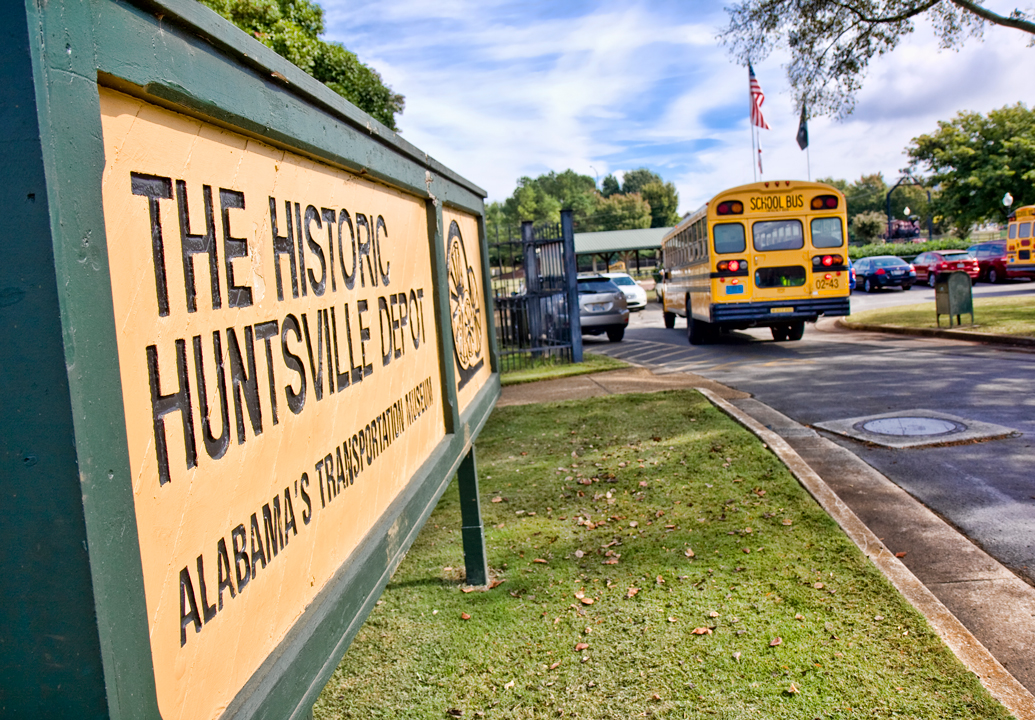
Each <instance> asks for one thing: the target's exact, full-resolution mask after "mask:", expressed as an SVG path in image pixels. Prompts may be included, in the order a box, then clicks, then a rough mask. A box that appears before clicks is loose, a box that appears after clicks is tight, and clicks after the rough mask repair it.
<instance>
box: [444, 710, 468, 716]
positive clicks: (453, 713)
mask: <svg viewBox="0 0 1035 720" xmlns="http://www.w3.org/2000/svg"><path fill="white" fill-rule="evenodd" d="M463 714H464V711H463V710H461V709H460V708H449V709H448V710H446V715H449V716H450V717H461V716H462V715H463Z"/></svg>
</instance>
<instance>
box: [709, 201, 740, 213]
mask: <svg viewBox="0 0 1035 720" xmlns="http://www.w3.org/2000/svg"><path fill="white" fill-rule="evenodd" d="M715 214H716V215H743V214H744V203H742V202H740V201H739V200H727V201H726V202H721V203H719V206H718V207H717V208H715Z"/></svg>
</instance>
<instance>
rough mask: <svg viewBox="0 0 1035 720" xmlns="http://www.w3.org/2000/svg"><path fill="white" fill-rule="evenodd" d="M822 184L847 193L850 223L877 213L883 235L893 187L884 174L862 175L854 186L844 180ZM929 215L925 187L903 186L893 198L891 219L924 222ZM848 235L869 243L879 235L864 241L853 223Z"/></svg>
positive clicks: (825, 180) (896, 191)
mask: <svg viewBox="0 0 1035 720" xmlns="http://www.w3.org/2000/svg"><path fill="white" fill-rule="evenodd" d="M819 182H822V183H826V184H828V185H833V186H834V187H836V188H837V189H838V190H840V191H841V192H843V193H844V195H845V202H846V203H847V212H848V218H849V219H850V220H852V219H854V218H855V217H856V216H857V215H861V214H863V213H877V214H879V215H880V216H881V218H882V220H881V224H882V230H881V232H883V231H884V229H886V228H887V195H888V190H890V187H889V186H888V184H887V183H886V182H884V176H883V175H882V174H881V173H873V174H872V175H863V176H862V177H860V178H859V179H858V180H856V181H855V182H853V183H851V184H849V183H848V182H847V181H845V180H835V179H833V178H821V179H820V180H819ZM907 207H908V208H909V215H908V216H907V215H906V212H905V210H906V208H907ZM930 211H931V208H930V207H929V203H928V202H927V190H925V189H924V188H923V187H919V186H917V185H913V184H906V183H903V184H901V185H899V186H898V187H897V188H895V191H894V192H893V193H892V194H891V217H892V218H895V219H898V220H903V219H905V218H907V217H909V218H919V219H920V220H923V219H925V218H927V217H928V213H929V212H930ZM848 233H849V238H850V239H851V240H852V241H857V240H862V241H868V240H872V239H874V238H876V237H877V236H876V235H873V236H866V237H862V236H861V235H860V234H859V233H858V231H857V230H856V227H855V223H854V221H853V222H852V224H851V225H850V226H849V228H848Z"/></svg>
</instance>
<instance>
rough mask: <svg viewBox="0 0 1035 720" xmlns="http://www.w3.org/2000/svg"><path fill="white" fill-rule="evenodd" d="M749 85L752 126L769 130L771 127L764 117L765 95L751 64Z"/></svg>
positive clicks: (749, 65)
mask: <svg viewBox="0 0 1035 720" xmlns="http://www.w3.org/2000/svg"><path fill="white" fill-rule="evenodd" d="M748 84H749V85H750V87H751V124H752V125H754V126H755V127H760V128H762V129H763V130H768V129H769V126H768V125H767V124H766V122H765V118H764V117H762V103H764V102H765V93H764V92H762V86H761V85H759V84H758V78H756V77H755V69H754V68H753V67H751V63H748Z"/></svg>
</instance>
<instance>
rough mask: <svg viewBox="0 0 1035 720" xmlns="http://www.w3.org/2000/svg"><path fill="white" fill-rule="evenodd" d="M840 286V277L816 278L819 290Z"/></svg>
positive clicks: (834, 288) (833, 288)
mask: <svg viewBox="0 0 1035 720" xmlns="http://www.w3.org/2000/svg"><path fill="white" fill-rule="evenodd" d="M839 287H841V282H840V280H839V279H838V278H816V289H817V290H837V289H838V288H839Z"/></svg>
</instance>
